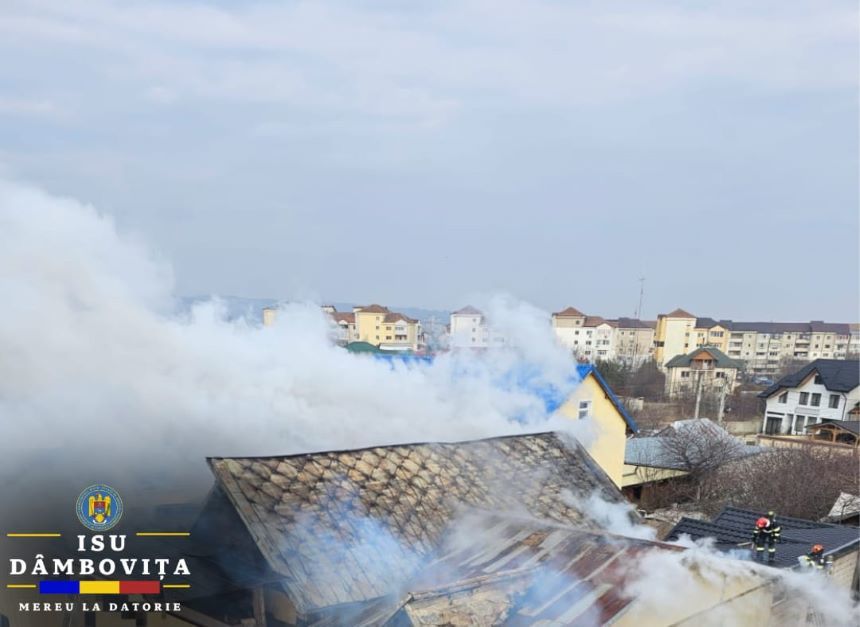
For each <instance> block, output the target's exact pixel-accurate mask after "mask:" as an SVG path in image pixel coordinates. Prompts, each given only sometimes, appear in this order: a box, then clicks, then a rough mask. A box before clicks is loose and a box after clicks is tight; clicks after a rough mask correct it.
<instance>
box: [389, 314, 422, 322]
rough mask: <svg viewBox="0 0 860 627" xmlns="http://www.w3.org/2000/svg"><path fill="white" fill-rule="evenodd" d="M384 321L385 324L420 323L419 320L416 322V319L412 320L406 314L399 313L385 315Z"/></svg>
mask: <svg viewBox="0 0 860 627" xmlns="http://www.w3.org/2000/svg"><path fill="white" fill-rule="evenodd" d="M382 321H383V322H401V321H402V322H409V323H414V322H418V321H417V320H415V318H410V317H409V316H407V315H406V314H402V313H398V312H391V313H387V314H385V318H383V319H382Z"/></svg>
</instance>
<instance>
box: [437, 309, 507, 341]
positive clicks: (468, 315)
mask: <svg viewBox="0 0 860 627" xmlns="http://www.w3.org/2000/svg"><path fill="white" fill-rule="evenodd" d="M506 343H507V340H506V338H505V335H504V334H503V333H502V332H501V331H499V330H498V329H494V328H493V327H491V326H490V325H489V324H488V323H487V318H486V316H484V314H483V312H481V310H479V309H476V308H475V307H472V306H471V305H467V306H466V307H463V308H462V309H458V310H457V311H455V312H453V313H452V314H451V322H450V327H449V329H448V344H449V347H450V348H492V347H499V346H504V345H505V344H506Z"/></svg>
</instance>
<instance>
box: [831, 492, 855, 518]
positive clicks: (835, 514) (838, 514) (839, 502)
mask: <svg viewBox="0 0 860 627" xmlns="http://www.w3.org/2000/svg"><path fill="white" fill-rule="evenodd" d="M857 515H860V496H854V495H853V494H848V493H847V492H840V494H839V497H838V498H837V499H836V502H835V503H833V507H831V508H830V513H829V514H827V519H828V520H831V521H834V522H836V521H840V520H845V519H846V518H851V517H852V516H857Z"/></svg>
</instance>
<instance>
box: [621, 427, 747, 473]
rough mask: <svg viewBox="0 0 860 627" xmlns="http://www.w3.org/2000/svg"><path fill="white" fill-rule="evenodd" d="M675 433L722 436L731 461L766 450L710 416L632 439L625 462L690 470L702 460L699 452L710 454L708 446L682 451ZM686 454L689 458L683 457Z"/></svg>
mask: <svg viewBox="0 0 860 627" xmlns="http://www.w3.org/2000/svg"><path fill="white" fill-rule="evenodd" d="M673 432H682V433H688V434H689V435H690V436H692V437H695V438H696V441H700V440H703V439H704V438H706V437H708V436H710V437H715V438H720V439H722V440H723V442H725V447H724V449H723V451H722V452H721V455H722V454H723V453H724V455H725V460H726V461H727V462H728V461H735V460H738V459H744V458H746V457H750V456H751V455H758V454H759V453H761V452H762V449H761V448H760V447H758V446H747V445H746V444H744V443H743V442H741V441H740V440H739V439H737V438H735V437H734V436H732V435H731V434H730V433H729V432H728V431H726V430H725V429H724V428H722V427H721V426H720V425H718V424H716V423H714V422H713V421H711V420H709V419H707V418H697V419H691V420H677V421H675V422H673V423H672V424H671V425H669V426H668V427H666V428H665V429H663V430H662V431H660V432H659V433H658V434H657V435H653V436H649V437H636V438H630V439H628V440H627V445H626V447H625V449H624V463H625V464H631V465H634V466H645V467H649V468H665V469H669V470H688V469H689V468H690V465H691V464H693V465H695V464H698V463H700V462H701V461H702V460H701V459H697V458H696V457H697V455H698V457H700V458H701V456H702V455H705V454H708V450H707V447H702V448H701V449H700V448H698V447H696V446H693V445H691V446H689V447H688V449H689V450H684V449H683V448H681V450H678V447H677V446H672V444H671V442H670V440H668V438H670V437H672V435H673ZM682 456H684V457H686V459H681V457H682Z"/></svg>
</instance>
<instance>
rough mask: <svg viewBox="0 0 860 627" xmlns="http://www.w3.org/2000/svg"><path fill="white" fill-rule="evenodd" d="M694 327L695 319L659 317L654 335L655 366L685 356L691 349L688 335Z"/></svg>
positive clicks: (661, 365)
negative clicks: (675, 357) (678, 356)
mask: <svg viewBox="0 0 860 627" xmlns="http://www.w3.org/2000/svg"><path fill="white" fill-rule="evenodd" d="M695 325H696V319H695V318H670V317H667V316H659V317H658V318H657V329H656V330H655V333H654V344H655V349H654V359H655V360H656V361H657V365H658V366H659V367H660V368H663V364H665V363H666V362H667V361H669V360H670V359H672V357H674V356H675V355H686V354H687V353H689V352H690V348H691V347H692V344H691V338H690V334H691V333H693V328H694V327H695Z"/></svg>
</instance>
